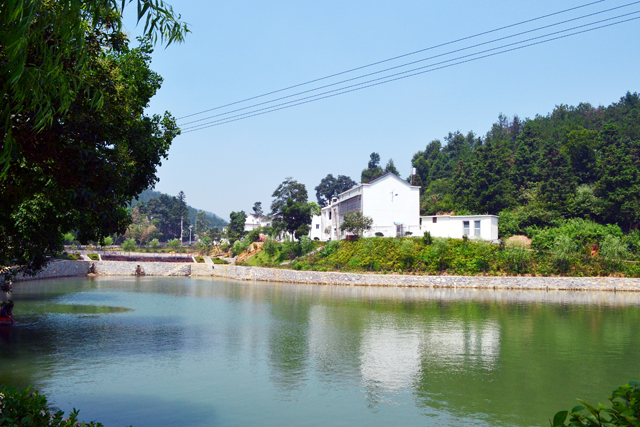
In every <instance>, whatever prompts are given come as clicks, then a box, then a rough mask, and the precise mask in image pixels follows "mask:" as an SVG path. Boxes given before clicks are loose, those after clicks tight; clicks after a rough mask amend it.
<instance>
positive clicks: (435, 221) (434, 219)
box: [433, 216, 438, 224]
mask: <svg viewBox="0 0 640 427" xmlns="http://www.w3.org/2000/svg"><path fill="white" fill-rule="evenodd" d="M437 222H438V218H436V217H435V216H434V217H433V223H434V224H435V223H437Z"/></svg>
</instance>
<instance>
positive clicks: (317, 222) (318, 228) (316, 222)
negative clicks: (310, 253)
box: [309, 215, 324, 240]
mask: <svg viewBox="0 0 640 427" xmlns="http://www.w3.org/2000/svg"><path fill="white" fill-rule="evenodd" d="M323 234H324V228H323V227H322V216H321V215H314V216H313V217H312V218H311V231H310V232H309V237H310V238H311V240H313V239H315V238H316V237H317V238H318V240H323V239H322V235H323Z"/></svg>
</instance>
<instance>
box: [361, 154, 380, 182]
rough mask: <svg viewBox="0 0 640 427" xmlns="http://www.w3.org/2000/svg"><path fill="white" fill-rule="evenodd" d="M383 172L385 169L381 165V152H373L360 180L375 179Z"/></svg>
mask: <svg viewBox="0 0 640 427" xmlns="http://www.w3.org/2000/svg"><path fill="white" fill-rule="evenodd" d="M383 173H384V171H383V170H382V168H381V167H380V154H378V153H376V152H373V153H371V155H370V156H369V163H367V168H366V169H363V170H362V173H361V174H360V182H369V181H373V180H374V179H376V178H377V177H379V176H380V175H382V174H383Z"/></svg>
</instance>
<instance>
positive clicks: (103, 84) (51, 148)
mask: <svg viewBox="0 0 640 427" xmlns="http://www.w3.org/2000/svg"><path fill="white" fill-rule="evenodd" d="M140 4H141V5H147V4H151V2H147V1H141V2H140ZM2 7H3V10H2V14H1V16H2V18H0V19H2V22H3V26H2V27H1V29H0V70H1V73H0V90H1V92H0V96H2V98H3V103H2V107H1V108H2V111H1V112H0V117H1V118H2V120H3V121H2V124H1V128H0V129H1V131H2V134H3V135H2V140H1V142H0V144H1V145H0V151H1V153H2V154H1V155H0V164H1V165H2V174H0V200H2V203H1V204H0V263H1V264H2V265H3V266H9V265H14V266H15V265H18V266H19V268H13V269H11V270H9V269H7V268H4V269H3V270H2V273H3V274H2V276H3V279H2V281H3V287H4V288H5V289H8V287H7V283H8V280H10V279H11V275H12V274H15V273H17V272H18V271H22V272H24V273H27V274H33V273H35V272H36V271H38V270H39V269H40V268H41V267H42V266H43V265H45V264H46V262H47V258H46V255H47V254H48V253H52V252H56V251H59V250H61V249H62V239H61V234H62V233H63V232H66V231H69V230H71V229H74V230H77V237H78V240H80V241H81V242H87V241H90V240H94V241H99V240H100V239H102V238H103V237H104V236H106V235H109V234H112V233H120V234H121V233H124V231H125V230H126V228H127V226H128V225H129V223H130V217H129V214H128V212H127V209H126V207H127V204H128V202H129V200H131V198H134V197H136V196H137V195H138V194H140V192H142V190H144V189H145V188H148V187H152V186H153V185H154V184H155V183H156V182H157V180H158V179H157V178H156V176H155V173H156V169H157V167H158V166H159V165H160V164H161V161H162V159H164V158H166V157H167V153H168V149H169V146H170V144H171V141H172V140H173V139H174V138H175V137H176V136H177V135H178V134H179V129H178V128H177V126H176V124H175V120H174V119H173V118H172V117H171V116H170V115H169V114H168V113H165V114H164V116H160V115H154V116H147V115H145V114H144V109H145V108H146V107H147V106H148V104H149V100H150V99H151V97H152V96H153V95H154V94H155V93H156V91H157V90H158V89H159V88H160V84H161V82H162V79H161V77H160V76H159V75H157V74H156V73H154V72H153V71H152V70H151V69H150V68H149V63H150V60H151V56H150V55H151V52H152V49H151V42H150V41H149V40H148V39H146V40H141V43H140V46H139V47H138V48H135V49H131V48H129V46H128V41H127V39H126V37H125V35H124V34H123V33H122V31H121V28H120V27H121V15H120V12H119V11H120V10H121V9H118V7H117V4H116V2H114V1H93V2H91V1H77V2H35V1H28V2H9V3H7V4H3V6H2ZM160 7H164V6H163V5H162V4H161V3H160V2H157V3H154V5H149V6H145V7H142V8H141V10H140V13H141V14H142V15H141V16H143V15H144V14H145V13H148V14H149V15H148V16H152V17H156V16H157V15H156V14H157V13H164V12H162V11H161V9H160ZM158 19H159V21H156V23H155V24H154V23H153V22H150V23H149V25H150V28H156V30H158V31H160V37H161V38H162V37H167V38H168V41H169V42H170V41H174V40H178V39H181V38H182V35H183V34H184V31H185V29H184V28H182V29H177V30H176V31H177V32H175V33H173V35H171V34H169V32H171V31H173V30H169V29H168V27H167V25H169V21H171V20H172V19H173V22H176V23H177V21H176V20H175V18H173V15H172V14H171V13H170V11H169V10H166V14H163V15H162V17H158ZM153 20H155V18H153ZM162 22H164V24H162ZM156 24H159V25H161V28H158V27H157V26H156ZM18 27H19V28H18ZM165 30H166V31H169V32H167V33H165V32H164V31H165ZM154 31H155V30H154ZM16 34H18V35H20V34H21V35H22V38H20V39H17V38H16V37H17V36H16ZM155 34H157V33H155Z"/></svg>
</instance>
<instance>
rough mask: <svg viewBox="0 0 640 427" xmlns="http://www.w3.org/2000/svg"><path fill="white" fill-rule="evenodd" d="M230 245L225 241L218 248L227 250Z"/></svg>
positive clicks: (223, 250)
mask: <svg viewBox="0 0 640 427" xmlns="http://www.w3.org/2000/svg"><path fill="white" fill-rule="evenodd" d="M230 247H231V245H229V243H227V242H224V243H222V244H220V250H221V251H222V252H228V251H229V248H230Z"/></svg>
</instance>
